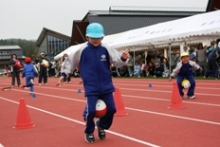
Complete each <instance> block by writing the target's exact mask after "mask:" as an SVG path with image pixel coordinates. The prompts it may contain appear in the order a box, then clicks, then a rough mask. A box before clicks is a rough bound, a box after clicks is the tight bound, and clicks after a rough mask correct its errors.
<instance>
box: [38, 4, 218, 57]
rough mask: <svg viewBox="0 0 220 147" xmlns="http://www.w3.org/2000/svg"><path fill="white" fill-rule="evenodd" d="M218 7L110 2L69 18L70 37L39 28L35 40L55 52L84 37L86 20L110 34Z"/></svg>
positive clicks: (81, 41) (39, 44)
mask: <svg viewBox="0 0 220 147" xmlns="http://www.w3.org/2000/svg"><path fill="white" fill-rule="evenodd" d="M219 8H220V1H219V0H209V1H208V3H207V7H206V10H205V9H199V8H163V7H158V8H157V7H122V6H112V7H110V8H109V10H107V11H103V10H102V11H100V10H90V11H88V13H87V14H86V15H85V16H84V18H82V20H73V25H72V32H71V37H69V36H66V35H63V34H61V33H58V32H55V31H52V30H49V29H47V28H43V30H42V32H41V34H40V36H39V37H38V39H37V41H36V46H37V49H38V50H39V52H45V53H46V54H48V56H55V55H57V54H58V53H60V52H62V51H63V50H64V49H66V48H67V47H69V46H70V45H76V44H80V43H83V42H85V41H86V38H85V30H86V27H87V25H88V24H89V23H92V22H99V23H101V24H102V25H103V26H104V28H105V35H112V34H115V33H120V32H123V31H128V30H131V29H137V28H141V27H146V26H150V25H154V24H157V23H161V22H167V21H171V20H176V19H180V18H184V17H188V16H192V15H195V14H200V13H204V12H209V11H213V10H216V9H219Z"/></svg>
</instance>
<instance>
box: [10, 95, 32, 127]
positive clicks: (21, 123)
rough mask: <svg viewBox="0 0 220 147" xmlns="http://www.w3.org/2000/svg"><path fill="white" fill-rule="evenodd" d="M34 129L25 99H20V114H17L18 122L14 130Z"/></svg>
mask: <svg viewBox="0 0 220 147" xmlns="http://www.w3.org/2000/svg"><path fill="white" fill-rule="evenodd" d="M31 127H34V124H33V123H32V121H31V119H30V116H29V113H28V110H27V107H26V104H25V101H24V99H23V98H22V99H20V104H19V107H18V113H17V121H16V123H15V126H14V127H13V128H14V129H26V128H31Z"/></svg>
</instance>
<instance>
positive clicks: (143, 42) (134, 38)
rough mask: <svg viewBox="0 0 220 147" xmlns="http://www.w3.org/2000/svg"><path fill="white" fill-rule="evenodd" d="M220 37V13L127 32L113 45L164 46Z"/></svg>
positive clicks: (123, 46)
mask: <svg viewBox="0 0 220 147" xmlns="http://www.w3.org/2000/svg"><path fill="white" fill-rule="evenodd" d="M218 37H220V11H219V10H218V11H213V12H209V13H203V14H197V15H194V16H190V17H186V18H182V19H178V20H173V21H169V22H164V23H159V24H155V25H152V26H148V27H143V28H139V29H134V30H130V31H127V32H126V33H124V35H122V36H121V37H120V38H118V39H117V40H116V41H115V42H114V43H113V44H111V45H112V46H113V47H115V48H119V49H120V48H126V47H131V46H135V47H140V46H141V47H142V48H143V46H145V48H146V47H148V46H152V45H155V46H156V45H164V44H168V43H175V42H185V41H189V42H191V41H195V40H197V41H198V40H202V39H203V40H204V39H205V40H210V39H211V40H214V39H216V38H218Z"/></svg>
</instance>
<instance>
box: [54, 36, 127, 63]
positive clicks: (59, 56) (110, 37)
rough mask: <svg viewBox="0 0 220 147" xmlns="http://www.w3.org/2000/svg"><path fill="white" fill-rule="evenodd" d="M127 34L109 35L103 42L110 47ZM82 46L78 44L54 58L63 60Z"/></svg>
mask: <svg viewBox="0 0 220 147" xmlns="http://www.w3.org/2000/svg"><path fill="white" fill-rule="evenodd" d="M124 33H125V32H122V33H117V34H113V35H107V36H105V37H104V38H103V40H102V42H103V43H106V44H108V45H111V44H112V43H113V42H114V41H115V40H116V39H118V38H119V37H121V36H122V35H123V34H124ZM81 45H82V44H77V45H73V46H70V47H69V48H67V49H65V50H64V51H62V52H61V53H59V54H58V55H56V56H55V57H54V59H55V60H58V59H59V58H61V57H62V56H63V54H64V53H67V54H68V53H70V52H71V51H72V50H74V49H76V48H79V47H80V46H81Z"/></svg>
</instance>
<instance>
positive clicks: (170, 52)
mask: <svg viewBox="0 0 220 147" xmlns="http://www.w3.org/2000/svg"><path fill="white" fill-rule="evenodd" d="M169 63H170V64H169V68H170V73H172V71H171V70H172V69H171V43H169Z"/></svg>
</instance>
